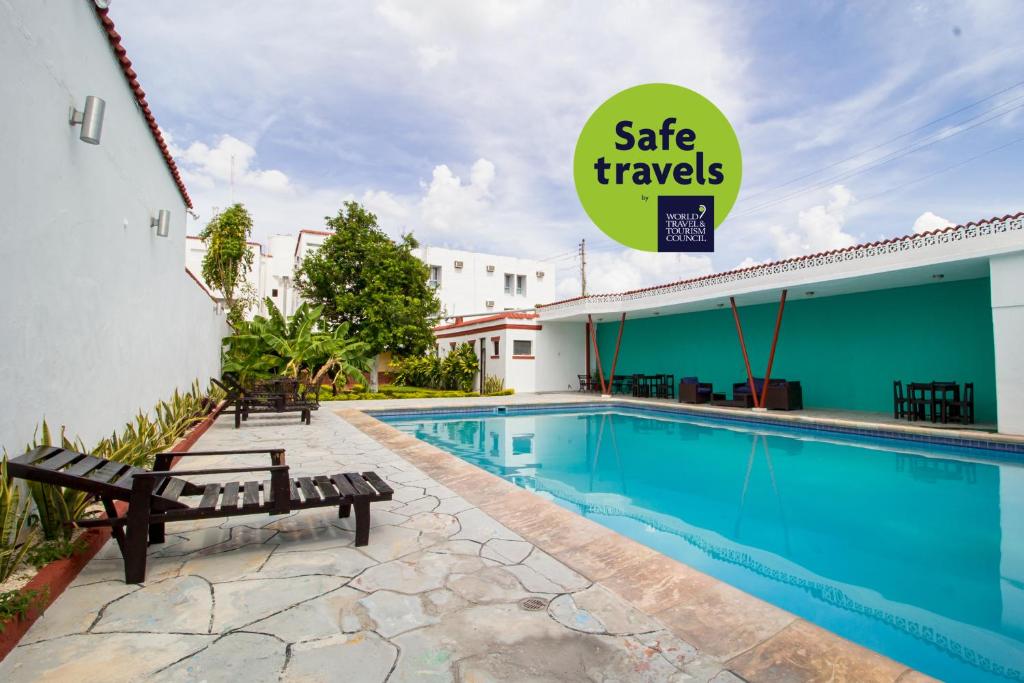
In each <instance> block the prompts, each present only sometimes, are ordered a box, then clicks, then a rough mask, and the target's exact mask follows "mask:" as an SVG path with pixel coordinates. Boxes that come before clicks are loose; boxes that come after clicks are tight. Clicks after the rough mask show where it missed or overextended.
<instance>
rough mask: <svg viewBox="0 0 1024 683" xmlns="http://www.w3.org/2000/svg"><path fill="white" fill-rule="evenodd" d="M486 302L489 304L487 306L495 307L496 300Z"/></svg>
mask: <svg viewBox="0 0 1024 683" xmlns="http://www.w3.org/2000/svg"><path fill="white" fill-rule="evenodd" d="M484 303H485V304H487V308H494V302H493V301H485V302H484Z"/></svg>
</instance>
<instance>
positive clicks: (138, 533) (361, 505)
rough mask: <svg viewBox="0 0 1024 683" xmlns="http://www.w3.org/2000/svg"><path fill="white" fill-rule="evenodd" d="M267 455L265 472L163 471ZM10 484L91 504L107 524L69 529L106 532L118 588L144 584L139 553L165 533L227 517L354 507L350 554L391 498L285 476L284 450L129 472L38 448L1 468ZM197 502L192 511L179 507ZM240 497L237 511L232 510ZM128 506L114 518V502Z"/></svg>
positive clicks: (349, 478) (357, 483)
mask: <svg viewBox="0 0 1024 683" xmlns="http://www.w3.org/2000/svg"><path fill="white" fill-rule="evenodd" d="M255 454H268V455H270V462H271V464H270V465H269V466H262V467H218V468H212V469H202V470H176V471H173V472H171V471H169V470H170V467H171V463H172V462H173V460H174V458H176V457H179V456H184V457H193V456H197V457H210V456H222V455H255ZM243 472H247V473H253V472H267V473H269V478H268V479H263V480H261V481H256V480H255V477H254V478H253V480H250V481H245V482H232V483H226V484H193V483H191V482H189V481H186V479H185V477H192V476H197V475H214V474H217V475H220V474H232V475H240V474H242V473H243ZM7 473H8V476H10V477H18V478H20V479H28V480H30V481H38V482H41V483H44V484H54V485H57V486H63V487H65V488H70V489H74V490H76V491H84V492H86V493H90V494H92V495H94V496H96V497H98V498H99V499H100V500H101V501H102V502H103V508H104V509H105V510H106V513H107V518H106V519H87V520H80V521H78V522H76V524H77V525H78V526H82V527H96V526H109V527H111V531H112V534H113V536H114V539H115V540H116V541H117V545H118V546H119V547H120V549H121V556H122V557H123V558H124V579H125V583H141V582H143V581H145V580H146V546H147V541H148V543H163V542H164V525H165V524H166V523H167V522H179V521H185V520H192V519H207V518H211V517H229V516H233V515H255V514H270V515H282V514H287V513H289V512H291V511H292V510H302V509H305V508H316V507H328V506H334V505H337V506H338V516H339V517H348V516H349V514H350V511H351V509H352V508H353V507H355V512H356V538H355V544H356V545H357V546H363V545H366V544H367V543H368V542H369V537H370V503H375V502H377V501H383V500H391V495H392V493H394V491H393V490H392V489H391V487H390V486H388V485H387V484H386V483H384V481H383V480H381V478H380V477H379V476H378V475H377V474H376V473H375V472H363V473H362V474H358V473H355V472H347V473H344V474H335V475H333V476H317V477H298V478H295V479H291V478H289V476H288V465H286V464H285V453H284V450H283V449H271V450H265V449H264V450H241V451H185V452H181V453H175V452H170V453H160V454H159V455H157V456H156V463H155V465H154V469H153V470H144V469H141V468H138V467H131V466H129V465H126V464H124V463H121V462H115V461H110V460H103V459H101V458H96V457H93V456H91V455H84V454H82V453H76V452H75V451H69V450H66V449H63V448H55V447H52V446H39V447H37V448H34V449H32V450H31V451H29V452H27V453H25V454H24V455H20V456H18V457H17V458H14V459H13V460H11V461H9V462H8V463H7ZM189 496H196V497H198V500H194V501H192V502H191V503H189V502H186V501H184V500H182V499H183V498H187V497H189ZM239 496H241V504H239ZM117 500H120V501H124V502H127V503H128V511H127V513H126V516H124V517H121V516H119V515H118V513H117V509H116V508H115V507H114V501H117Z"/></svg>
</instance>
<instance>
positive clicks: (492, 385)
mask: <svg viewBox="0 0 1024 683" xmlns="http://www.w3.org/2000/svg"><path fill="white" fill-rule="evenodd" d="M504 390H505V378H504V377H498V376H497V375H487V377H486V378H485V379H484V396H493V395H494V394H497V393H499V392H502V391H504Z"/></svg>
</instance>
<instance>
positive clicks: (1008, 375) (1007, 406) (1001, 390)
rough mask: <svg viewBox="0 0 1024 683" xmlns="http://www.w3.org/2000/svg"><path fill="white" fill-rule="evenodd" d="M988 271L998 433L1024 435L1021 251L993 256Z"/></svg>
mask: <svg viewBox="0 0 1024 683" xmlns="http://www.w3.org/2000/svg"><path fill="white" fill-rule="evenodd" d="M989 269H990V273H991V279H992V328H993V333H994V339H995V354H996V408H997V421H998V423H999V431H1000V432H1002V433H1004V434H1024V353H1021V344H1022V341H1024V252H1017V253H1014V254H1002V255H999V256H993V257H992V258H991V259H990V260H989Z"/></svg>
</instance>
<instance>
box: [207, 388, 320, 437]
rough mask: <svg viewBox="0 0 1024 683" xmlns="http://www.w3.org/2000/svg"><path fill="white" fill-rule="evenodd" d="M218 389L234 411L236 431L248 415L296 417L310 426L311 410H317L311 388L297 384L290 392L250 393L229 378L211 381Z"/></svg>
mask: <svg viewBox="0 0 1024 683" xmlns="http://www.w3.org/2000/svg"><path fill="white" fill-rule="evenodd" d="M210 381H211V382H213V383H214V384H215V385H216V386H218V387H220V388H221V389H222V390H223V391H224V393H225V398H226V399H227V401H228V404H229V405H231V406H233V407H234V411H233V412H234V415H235V429H238V428H239V427H241V426H242V423H243V422H245V421H246V420H248V419H249V416H250V415H269V414H275V413H299V421H300V422H305V423H306V424H309V423H310V422H311V421H312V414H313V411H314V410H319V409H320V398H319V395H318V393H317V392H315V391H313V390H312V389H310V388H301V387H300V386H299V385H298V384H296V386H295V389H294V390H293V391H291V392H288V391H285V390H280V391H270V390H249V389H246V388H244V387H243V386H242V385H241V384H239V383H238V382H237V381H236V380H234V379H233V378H231V377H227V376H226V377H224V378H223V380H218V379H216V378H211V380H210Z"/></svg>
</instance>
